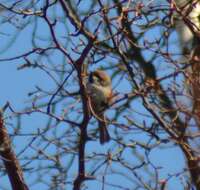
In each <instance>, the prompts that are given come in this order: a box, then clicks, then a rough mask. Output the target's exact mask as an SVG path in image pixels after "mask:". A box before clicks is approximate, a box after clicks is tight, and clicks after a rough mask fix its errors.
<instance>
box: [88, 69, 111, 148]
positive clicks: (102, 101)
mask: <svg viewBox="0 0 200 190" xmlns="http://www.w3.org/2000/svg"><path fill="white" fill-rule="evenodd" d="M111 83H112V82H111V78H110V76H109V75H108V74H107V73H106V72H105V71H103V70H100V69H97V70H95V71H93V72H90V74H89V77H88V82H87V84H86V90H87V93H88V95H89V100H90V101H89V102H90V104H89V105H90V110H91V112H92V114H93V116H94V117H95V118H96V119H97V120H98V127H99V132H100V135H99V136H100V144H104V143H106V142H108V141H110V135H109V133H108V130H107V121H106V117H105V115H104V113H105V110H106V108H108V105H109V102H110V101H111V99H112V84H111Z"/></svg>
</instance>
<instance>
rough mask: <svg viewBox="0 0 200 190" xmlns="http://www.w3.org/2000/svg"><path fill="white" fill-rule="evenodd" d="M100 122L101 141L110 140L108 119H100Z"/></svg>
mask: <svg viewBox="0 0 200 190" xmlns="http://www.w3.org/2000/svg"><path fill="white" fill-rule="evenodd" d="M98 122H99V131H100V143H101V144H104V143H106V142H108V141H110V135H109V133H108V130H107V128H106V121H98Z"/></svg>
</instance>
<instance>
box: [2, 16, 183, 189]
mask: <svg viewBox="0 0 200 190" xmlns="http://www.w3.org/2000/svg"><path fill="white" fill-rule="evenodd" d="M50 14H51V13H50ZM54 16H58V17H60V16H62V14H59V13H57V15H54ZM19 19H21V21H22V22H23V19H22V18H20V17H19ZM17 22H18V21H16V23H17ZM19 22H20V21H19ZM32 23H33V24H31V25H27V26H26V27H25V28H24V29H23V30H22V31H20V32H19V31H17V30H16V28H14V27H13V26H12V25H11V24H3V25H1V27H0V38H1V39H2V44H1V45H0V60H1V59H4V58H10V57H14V56H17V55H21V54H23V53H25V52H27V51H28V50H31V49H32V41H31V40H32V34H33V31H34V29H35V26H36V25H34V20H32ZM37 24H38V25H37V30H36V36H40V37H41V39H37V40H36V41H35V42H34V43H35V44H40V45H41V46H42V47H46V46H48V45H49V42H48V39H50V37H51V36H50V34H49V31H48V29H47V26H46V25H45V23H44V22H43V21H42V20H41V19H39V21H38V22H37ZM69 31H73V28H72V26H71V25H68V28H65V27H64V24H60V25H59V24H58V25H57V28H56V33H57V36H59V39H60V40H62V43H63V45H64V46H65V47H66V48H67V49H70V47H72V44H71V42H69V43H67V42H66V41H65V40H66V36H67V35H68V32H69ZM2 33H5V34H6V35H4V34H2ZM16 33H17V34H18V35H17V36H16V37H13V36H14V35H15V34H16ZM157 34H158V35H159V29H157V30H153V31H152V33H149V34H148V35H149V36H151V38H152V39H155V37H156V35H157ZM147 37H148V36H147ZM176 38H177V36H176V34H175V33H174V35H173V38H172V41H174V40H175V39H176ZM72 41H73V42H74V43H78V41H79V38H75V37H74V38H73V39H72ZM11 42H12V43H11ZM10 43H11V45H9V44H10ZM49 57H50V60H51V61H52V62H56V64H58V65H59V63H60V65H61V63H64V62H65V60H64V59H65V58H64V56H63V55H61V54H60V53H53V54H52V55H51V56H49ZM30 59H32V60H38V59H37V57H36V56H32V57H31V58H30ZM41 61H42V62H44V64H47V63H48V61H49V60H47V59H45V58H42V59H41ZM108 61H110V62H114V59H113V60H112V61H111V59H110V58H109V59H108ZM22 64H24V60H23V59H17V60H15V61H0V86H1V95H0V97H1V98H0V106H1V107H2V106H4V105H5V103H6V102H7V101H9V102H10V103H11V105H12V106H13V108H15V109H16V110H17V111H22V110H23V109H24V108H25V107H27V106H29V105H30V97H28V93H29V92H32V91H34V90H35V87H36V86H39V87H41V88H43V89H45V90H47V91H52V90H53V91H55V89H56V85H55V83H54V82H53V81H52V80H51V79H50V78H49V77H48V76H47V75H46V74H45V73H44V72H42V71H41V70H39V69H37V68H36V69H33V68H31V69H23V70H17V68H18V67H19V66H20V65H22ZM99 66H106V63H105V62H104V63H101V64H99V65H95V66H92V67H90V69H91V70H94V69H95V68H98V67H99ZM65 67H66V70H67V69H69V68H70V66H65ZM162 74H163V73H162ZM53 75H54V76H55V78H56V79H57V80H58V81H59V80H61V78H62V77H61V76H58V75H56V73H53ZM64 75H65V74H63V76H64ZM73 77H75V78H76V75H75V74H74V75H73ZM123 80H124V81H123V82H122V81H120V83H119V85H117V88H116V91H118V92H119V93H121V94H123V93H124V92H129V91H130V85H128V84H127V80H126V78H125V79H123ZM70 81H72V82H73V81H74V80H73V78H71V79H70ZM116 84H117V80H115V81H113V85H114V86H115V85H116ZM68 85H69V89H73V90H75V89H77V88H76V87H74V86H73V85H70V83H69V84H68ZM65 104H67V100H66V101H65V100H63V102H62V103H61V105H59V106H58V107H57V108H56V112H57V113H62V110H63V107H64V105H65ZM133 109H135V110H137V111H139V112H143V106H142V105H141V103H140V102H139V101H138V100H136V101H134V102H133ZM112 111H113V112H114V111H115V109H114V108H113V109H111V110H110V111H108V116H109V117H112ZM6 114H7V115H6V116H10V114H11V113H6ZM11 115H12V114H11ZM71 117H74V119H75V118H76V117H75V116H71ZM121 119H122V118H121ZM135 119H136V120H137V121H139V120H140V119H141V118H138V117H137V115H135ZM78 120H80V118H78ZM141 120H142V119H141ZM9 122H11V123H12V125H11V126H7V128H8V130H9V131H10V133H12V132H13V131H14V129H15V127H16V121H15V119H12V120H11V121H9ZM46 122H47V117H46V116H44V115H41V114H32V115H29V116H26V115H25V116H23V117H22V129H21V131H22V133H27V134H28V133H36V132H37V130H38V129H42V128H43V127H45V126H46ZM51 126H56V122H55V121H54V122H52V124H51ZM64 126H65V124H60V127H61V129H60V130H58V131H56V130H55V131H54V130H52V131H51V132H50V133H49V134H47V136H48V137H51V135H55V134H54V132H55V133H58V134H56V135H58V136H59V135H61V133H62V127H64ZM93 126H94V125H93V124H92V125H90V126H89V128H90V129H92V128H93ZM110 129H111V135H112V136H113V137H114V135H115V133H114V130H115V126H110ZM64 130H68V129H67V128H64ZM122 133H124V134H125V133H126V131H122ZM126 138H127V139H129V140H131V139H133V141H136V142H137V141H138V142H144V143H145V142H147V141H148V139H149V137H148V135H147V134H134V133H133V132H131V134H130V135H129V134H126ZM31 139H32V137H31V136H28V137H26V138H25V137H17V138H15V139H14V150H15V151H16V153H18V152H20V151H21V150H22V149H23V148H24V147H25V146H26V145H27V144H28V142H30V141H31ZM127 139H125V140H127ZM61 141H63V139H62V140H61ZM127 141H128V140H127ZM38 143H39V141H38V142H37V143H36V144H35V146H36V145H37V144H38ZM44 144H45V143H44ZM44 144H42V146H44ZM38 146H39V145H38ZM42 146H41V147H42ZM166 147H168V148H166ZM55 150H56V148H55V147H54V146H49V149H48V153H50V154H51V153H53V152H54V151H55ZM97 150H98V151H97ZM108 150H111V151H112V153H113V154H115V153H117V152H118V151H119V147H118V146H115V145H114V144H113V143H109V144H107V145H105V146H103V147H102V146H100V145H99V143H96V142H89V143H88V144H87V146H86V151H87V154H88V155H92V154H93V153H94V152H98V154H100V153H106V152H107V151H108ZM133 151H135V152H137V153H136V155H137V154H139V153H141V154H144V150H142V149H141V148H140V147H139V146H136V147H135V148H133V149H130V150H128V151H127V152H126V153H125V155H123V157H124V159H126V160H128V161H130V160H131V163H132V164H133V165H134V164H137V163H138V160H137V158H134V157H133V153H132V152H133ZM29 153H30V154H34V153H33V152H31V150H27V151H26V153H25V154H26V155H27V156H28V155H29ZM65 159H67V161H66V160H65ZM150 159H151V161H152V164H153V165H154V166H155V167H159V170H158V171H159V179H165V178H167V177H168V174H171V175H173V174H175V173H177V172H180V171H182V170H183V168H184V167H185V165H184V157H183V154H182V153H181V151H180V149H179V148H178V147H176V146H175V145H174V144H170V146H169V145H163V146H160V147H159V148H154V149H153V150H152V151H151V153H150ZM69 160H70V156H66V157H65V156H64V157H63V159H62V164H63V165H64V164H68V163H69V162H70V161H69ZM66 162H67V163H66ZM22 163H24V162H23V161H22ZM42 164H44V165H45V162H43V163H42ZM38 165H39V162H38V163H37V161H35V162H34V163H33V164H32V165H31V166H38ZM93 167H94V166H93V163H88V165H87V169H88V171H91V170H92V169H93ZM109 167H110V174H112V171H115V170H117V169H118V167H119V165H117V164H115V163H113V165H112V166H109ZM121 172H122V173H123V172H124V173H126V172H127V171H126V170H124V171H123V170H121ZM139 173H140V172H139ZM76 174H77V159H75V161H74V163H73V164H72V167H71V168H70V170H69V176H70V177H69V178H68V179H69V180H70V179H72V178H73V177H74V176H75V175H76ZM140 174H141V176H144V178H145V171H142V172H141V173H140ZM36 175H37V174H33V175H32V177H31V178H29V175H25V177H26V181H27V183H30V184H31V183H32V182H34V180H33V179H34V177H36ZM100 176H101V175H99V180H101V177H100ZM129 177H130V178H131V177H133V176H131V175H130V176H129ZM50 179H51V178H50V176H49V178H48V177H47V178H46V180H47V181H48V180H50ZM107 179H108V180H109V182H112V183H115V182H116V184H119V185H120V184H123V183H124V184H126V185H127V187H129V188H130V186H131V185H132V183H133V182H130V181H129V180H128V178H127V179H126V178H125V177H124V178H122V177H121V176H120V175H117V174H116V175H108V176H107V177H106V180H107ZM4 184H5V186H7V187H9V184H8V181H7V180H5V181H4ZM97 184H99V183H98V182H97V181H87V182H86V185H88V189H94V188H95V189H96V190H100V189H101V186H98V187H97ZM126 185H125V186H126ZM167 187H168V189H170V190H173V189H174V190H175V189H176V190H182V187H181V186H180V180H179V176H178V177H172V178H171V179H170V180H169V182H168V186H167ZM38 188H40V189H41V188H42V189H45V188H46V186H45V185H44V184H40V183H38V184H37V185H33V186H32V188H31V189H33V190H34V189H38ZM70 188H71V186H70V185H69V189H70ZM115 189H117V188H116V187H113V188H111V187H109V190H115Z"/></svg>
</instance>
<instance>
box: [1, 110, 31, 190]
mask: <svg viewBox="0 0 200 190" xmlns="http://www.w3.org/2000/svg"><path fill="white" fill-rule="evenodd" d="M0 155H1V158H2V160H3V163H4V165H5V168H6V171H7V173H8V177H9V180H10V183H11V186H12V189H13V190H28V187H27V185H26V184H25V181H24V178H23V172H22V169H21V167H20V165H19V161H18V160H17V157H16V155H15V153H14V151H13V150H12V147H11V142H10V138H9V136H8V133H7V130H6V128H5V126H4V121H3V113H2V111H1V112H0Z"/></svg>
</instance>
